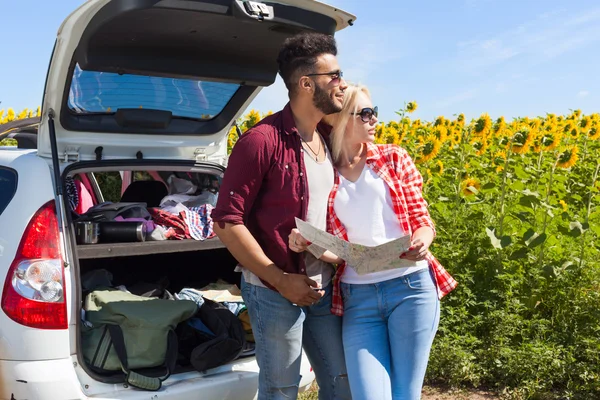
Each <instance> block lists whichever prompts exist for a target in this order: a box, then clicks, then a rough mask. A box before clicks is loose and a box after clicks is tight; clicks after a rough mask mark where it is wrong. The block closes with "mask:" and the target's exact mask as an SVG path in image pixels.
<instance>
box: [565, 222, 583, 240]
mask: <svg viewBox="0 0 600 400" xmlns="http://www.w3.org/2000/svg"><path fill="white" fill-rule="evenodd" d="M569 229H570V231H569V236H571V237H579V236H581V235H582V234H583V232H585V231H586V230H587V229H584V228H583V225H582V224H581V222H579V221H573V222H571V223H570V224H569Z"/></svg>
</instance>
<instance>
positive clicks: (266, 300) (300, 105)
mask: <svg viewBox="0 0 600 400" xmlns="http://www.w3.org/2000/svg"><path fill="white" fill-rule="evenodd" d="M336 55H337V47H336V43H335V40H334V38H333V37H331V36H328V35H323V34H317V33H302V34H298V35H296V36H294V37H292V38H290V39H288V40H286V42H285V43H284V45H283V48H282V49H281V52H280V54H279V57H278V63H279V72H280V74H281V77H282V78H283V80H284V82H285V85H286V87H287V89H288V92H289V99H290V101H289V103H288V104H287V105H286V106H285V108H284V109H283V110H282V111H280V112H278V113H276V114H273V115H271V116H269V117H267V118H265V119H263V120H262V121H260V122H259V123H258V124H257V125H256V126H254V127H253V128H252V129H250V130H248V131H247V132H246V133H245V134H244V135H243V136H242V137H241V138H240V139H239V140H238V142H237V143H236V145H235V146H234V148H233V151H232V153H231V156H230V158H229V164H228V167H227V172H226V173H225V176H224V178H223V183H222V185H221V190H220V194H219V200H218V203H217V206H216V208H215V210H213V213H212V218H213V221H214V222H215V232H216V234H217V235H218V236H219V238H220V239H221V241H222V242H223V243H224V244H225V245H226V246H227V248H228V249H229V251H230V252H231V253H232V254H233V256H234V257H235V258H236V259H237V260H238V262H239V264H240V266H241V269H242V272H243V276H242V296H243V298H244V301H245V303H246V306H247V307H248V312H249V314H250V319H251V324H252V331H253V334H254V338H255V340H256V358H257V361H258V365H259V367H260V374H259V389H258V392H259V395H258V397H259V399H295V398H296V397H297V395H298V384H299V382H300V360H301V352H302V347H304V350H305V351H306V354H307V356H308V359H309V360H310V362H311V365H312V367H313V369H314V371H315V375H316V378H317V383H318V385H319V398H320V399H327V400H330V399H349V398H350V389H349V386H348V378H347V375H346V366H345V360H344V355H343V353H344V352H343V347H342V340H341V319H340V318H339V317H337V316H335V315H332V314H331V311H330V309H331V291H332V289H331V287H332V285H331V279H332V276H333V273H334V270H333V267H332V266H331V265H330V264H327V263H324V262H323V261H320V260H319V259H318V258H319V257H321V255H322V253H319V252H317V251H313V252H312V253H310V252H305V253H303V254H298V253H295V252H293V251H291V250H290V249H289V248H288V236H289V235H290V232H291V231H292V229H294V228H295V226H296V224H295V218H296V217H298V218H300V219H303V220H305V221H308V222H309V223H311V224H313V225H315V226H317V227H319V228H321V229H325V224H326V222H325V221H326V214H327V197H328V195H329V192H330V190H331V188H332V186H333V167H332V164H331V156H330V155H329V151H328V149H327V147H326V146H325V142H326V141H325V139H326V134H327V130H326V129H327V127H325V126H322V125H320V124H319V122H320V121H321V119H322V118H323V117H324V116H325V115H328V114H333V113H336V112H339V111H340V110H341V109H342V103H343V99H344V89H345V88H346V87H347V85H346V83H345V82H344V80H343V79H342V72H341V71H340V67H339V65H338V62H337V59H336ZM322 135H323V136H324V137H323V136H322Z"/></svg>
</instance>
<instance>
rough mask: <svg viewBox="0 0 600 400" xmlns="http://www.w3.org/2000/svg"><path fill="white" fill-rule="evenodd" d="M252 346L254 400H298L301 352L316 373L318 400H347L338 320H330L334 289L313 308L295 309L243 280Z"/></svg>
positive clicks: (271, 292)
mask: <svg viewBox="0 0 600 400" xmlns="http://www.w3.org/2000/svg"><path fill="white" fill-rule="evenodd" d="M241 290H242V297H243V298H244V302H245V303H246V306H247V307H248V313H249V315H250V322H251V325H252V333H253V334H254V339H255V341H256V360H257V362H258V366H259V368H260V372H259V375H258V381H259V383H258V399H259V400H276V399H277V400H279V399H287V400H289V399H296V398H297V396H298V384H299V383H300V360H301V356H302V347H304V351H306V355H307V357H308V359H309V361H310V363H311V366H312V368H313V370H314V372H315V376H316V379H317V383H318V385H319V399H322V400H334V399H335V400H337V399H350V398H351V397H350V388H349V386H348V377H347V374H346V363H345V361H344V349H343V345H342V319H341V318H340V317H337V316H335V315H333V314H331V311H330V309H331V291H332V285H329V286H328V287H327V288H325V296H323V297H322V298H321V300H319V302H317V303H316V304H315V305H313V306H310V307H298V306H295V305H293V304H292V303H291V302H290V301H288V300H287V299H285V298H284V297H283V296H281V295H280V294H279V293H277V292H275V291H273V290H270V289H267V288H263V287H260V286H256V285H251V284H248V283H246V282H245V281H244V279H243V277H242V287H241Z"/></svg>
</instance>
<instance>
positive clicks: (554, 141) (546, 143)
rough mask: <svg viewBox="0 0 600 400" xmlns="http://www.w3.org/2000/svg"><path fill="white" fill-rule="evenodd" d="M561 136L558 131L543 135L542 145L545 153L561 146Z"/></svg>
mask: <svg viewBox="0 0 600 400" xmlns="http://www.w3.org/2000/svg"><path fill="white" fill-rule="evenodd" d="M560 139H561V135H560V132H558V131H552V132H543V133H542V134H541V139H540V144H541V146H542V150H543V151H551V150H554V149H556V148H557V147H558V145H559V144H560Z"/></svg>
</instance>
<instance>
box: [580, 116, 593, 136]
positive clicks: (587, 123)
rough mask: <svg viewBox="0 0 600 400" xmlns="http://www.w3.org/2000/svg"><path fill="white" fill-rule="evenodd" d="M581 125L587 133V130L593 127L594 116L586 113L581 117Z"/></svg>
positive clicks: (582, 129)
mask: <svg viewBox="0 0 600 400" xmlns="http://www.w3.org/2000/svg"><path fill="white" fill-rule="evenodd" d="M579 127H580V128H581V132H582V133H587V131H589V130H590V128H591V127H592V117H589V116H587V115H586V116H584V117H583V118H581V121H579Z"/></svg>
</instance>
